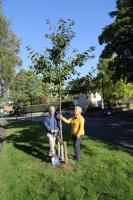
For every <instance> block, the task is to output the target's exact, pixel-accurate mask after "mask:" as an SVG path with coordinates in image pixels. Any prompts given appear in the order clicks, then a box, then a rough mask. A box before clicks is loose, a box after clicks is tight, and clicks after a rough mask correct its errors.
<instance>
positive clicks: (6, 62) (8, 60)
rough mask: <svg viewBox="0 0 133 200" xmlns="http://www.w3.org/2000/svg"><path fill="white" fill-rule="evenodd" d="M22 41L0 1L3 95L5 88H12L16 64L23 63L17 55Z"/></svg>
mask: <svg viewBox="0 0 133 200" xmlns="http://www.w3.org/2000/svg"><path fill="white" fill-rule="evenodd" d="M19 45H20V41H19V40H18V39H17V37H16V35H15V34H14V33H13V32H12V30H11V28H10V23H9V21H8V20H7V19H6V17H5V16H4V14H3V12H2V3H1V1H0V80H1V84H0V88H1V94H0V95H1V96H3V93H4V90H7V89H9V88H10V84H11V82H12V80H13V78H14V71H15V66H16V65H19V64H21V60H20V58H19V57H18V56H17V53H18V51H19Z"/></svg>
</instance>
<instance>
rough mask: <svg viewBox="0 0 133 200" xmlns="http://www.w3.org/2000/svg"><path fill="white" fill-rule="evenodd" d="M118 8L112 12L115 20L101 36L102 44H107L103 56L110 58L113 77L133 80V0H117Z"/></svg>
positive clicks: (111, 14)
mask: <svg viewBox="0 0 133 200" xmlns="http://www.w3.org/2000/svg"><path fill="white" fill-rule="evenodd" d="M116 7H117V10H116V11H113V12H111V13H110V16H111V17H114V18H115V20H114V22H113V23H112V24H110V25H108V26H106V27H105V28H104V30H103V32H102V34H101V35H100V36H99V42H100V44H105V47H104V50H103V52H102V54H101V57H102V58H110V57H112V56H114V59H113V60H110V63H109V67H110V68H111V69H113V71H114V74H113V79H114V80H118V79H121V78H122V79H123V80H126V81H129V82H132V81H133V67H132V66H133V65H132V63H133V4H132V1H131V0H117V1H116Z"/></svg>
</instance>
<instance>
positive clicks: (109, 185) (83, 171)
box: [0, 120, 133, 200]
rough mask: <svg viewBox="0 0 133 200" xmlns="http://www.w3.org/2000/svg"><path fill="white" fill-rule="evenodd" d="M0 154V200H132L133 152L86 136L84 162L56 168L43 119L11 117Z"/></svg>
mask: <svg viewBox="0 0 133 200" xmlns="http://www.w3.org/2000/svg"><path fill="white" fill-rule="evenodd" d="M6 135H7V140H6V142H5V144H4V148H3V152H2V153H1V155H0V200H133V156H132V155H130V154H128V153H126V152H124V151H122V150H120V149H117V148H116V147H113V146H110V145H107V144H104V143H101V142H99V141H95V140H92V139H91V138H89V137H87V136H86V138H85V140H84V141H83V143H82V146H81V163H80V165H78V166H76V165H75V161H74V160H73V157H72V156H73V148H72V141H71V137H70V135H69V133H66V132H64V135H65V138H66V140H67V144H68V154H69V157H70V159H69V164H68V165H60V166H58V167H53V166H52V165H51V163H50V159H49V157H48V156H47V155H48V150H49V148H48V142H47V139H46V136H45V134H44V132H43V126H42V124H41V123H32V122H28V121H27V122H26V121H19V120H14V121H13V120H10V121H8V125H7V128H6Z"/></svg>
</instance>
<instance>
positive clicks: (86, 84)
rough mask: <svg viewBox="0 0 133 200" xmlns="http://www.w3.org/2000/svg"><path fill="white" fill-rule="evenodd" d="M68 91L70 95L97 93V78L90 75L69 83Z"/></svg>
mask: <svg viewBox="0 0 133 200" xmlns="http://www.w3.org/2000/svg"><path fill="white" fill-rule="evenodd" d="M66 91H67V92H68V94H70V95H75V94H80V93H82V94H86V95H90V94H91V93H93V92H95V91H96V85H95V78H94V77H93V76H92V74H91V73H89V74H88V75H86V76H83V77H81V78H77V79H75V80H72V81H70V82H69V83H68V86H67V89H66Z"/></svg>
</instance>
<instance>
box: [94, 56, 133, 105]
mask: <svg viewBox="0 0 133 200" xmlns="http://www.w3.org/2000/svg"><path fill="white" fill-rule="evenodd" d="M111 60H113V58H112V59H111ZM109 63H110V59H100V61H99V63H98V65H97V69H98V73H97V76H96V88H97V91H98V92H100V93H101V94H102V97H103V100H104V104H105V106H109V105H110V106H112V105H115V104H116V102H117V101H118V100H128V99H130V98H132V97H133V90H132V89H133V84H132V83H126V82H125V81H124V80H122V79H121V80H118V81H116V82H114V81H113V80H112V75H113V73H114V72H113V71H111V70H109V69H108V65H109Z"/></svg>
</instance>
